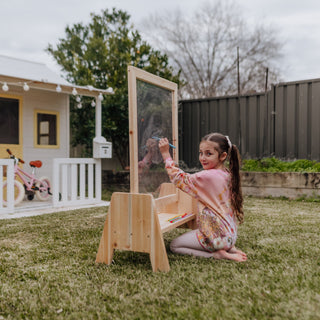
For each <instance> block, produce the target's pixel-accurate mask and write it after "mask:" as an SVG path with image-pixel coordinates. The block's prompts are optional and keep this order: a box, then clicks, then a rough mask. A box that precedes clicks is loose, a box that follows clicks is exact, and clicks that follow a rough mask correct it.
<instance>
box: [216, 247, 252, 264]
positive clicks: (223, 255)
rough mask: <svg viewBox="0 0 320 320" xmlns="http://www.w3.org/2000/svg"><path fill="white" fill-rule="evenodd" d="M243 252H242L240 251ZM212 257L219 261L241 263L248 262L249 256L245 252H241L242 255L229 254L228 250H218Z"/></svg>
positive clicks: (237, 253) (236, 253)
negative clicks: (225, 260) (226, 260)
mask: <svg viewBox="0 0 320 320" xmlns="http://www.w3.org/2000/svg"><path fill="white" fill-rule="evenodd" d="M239 251H241V250H239ZM212 256H213V257H214V258H215V259H217V260H220V259H228V260H234V261H239V262H243V261H246V260H247V256H246V254H245V253H244V252H242V251H241V253H239V252H235V253H230V250H229V252H227V251H226V250H218V251H215V252H213V253H212Z"/></svg>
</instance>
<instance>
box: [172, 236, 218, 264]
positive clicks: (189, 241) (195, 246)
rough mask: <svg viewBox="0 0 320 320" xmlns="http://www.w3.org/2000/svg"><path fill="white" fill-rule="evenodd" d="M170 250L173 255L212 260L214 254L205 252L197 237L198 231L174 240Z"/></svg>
mask: <svg viewBox="0 0 320 320" xmlns="http://www.w3.org/2000/svg"><path fill="white" fill-rule="evenodd" d="M170 249H171V251H172V252H173V253H179V254H188V255H192V256H196V257H204V258H212V253H210V252H208V251H205V249H204V248H203V247H202V246H201V245H200V243H199V241H198V237H197V230H192V231H189V232H186V233H184V234H182V235H181V236H179V237H177V238H175V239H173V240H172V242H171V243H170Z"/></svg>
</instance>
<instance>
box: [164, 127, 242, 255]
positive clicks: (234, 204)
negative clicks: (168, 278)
mask: <svg viewBox="0 0 320 320" xmlns="http://www.w3.org/2000/svg"><path fill="white" fill-rule="evenodd" d="M159 149H160V152H161V154H162V158H163V160H164V161H165V164H166V169H167V172H168V175H169V177H170V180H171V182H172V183H174V184H175V185H176V186H177V187H178V188H179V189H181V190H183V191H185V192H187V193H188V194H190V195H191V196H193V197H195V198H196V199H197V200H198V210H199V211H198V219H197V222H198V229H196V230H192V231H190V232H186V233H184V234H183V235H181V236H180V237H178V238H176V239H174V240H173V241H172V242H171V244H170V249H171V251H172V252H174V253H180V254H190V255H194V256H199V257H207V258H210V257H213V258H215V259H230V260H235V261H245V260H247V256H246V254H245V253H244V252H242V251H241V250H238V249H236V247H235V243H236V239H237V222H239V223H242V222H243V216H244V215H243V210H242V202H243V199H242V192H241V185H240V173H239V170H240V155H239V151H238V148H237V147H236V146H235V145H232V144H231V142H230V139H229V138H228V137H227V136H224V135H222V134H220V133H211V134H208V135H206V136H205V137H204V138H203V139H202V140H201V142H200V147H199V160H200V163H201V165H202V167H203V169H204V170H203V171H200V172H197V173H195V174H188V173H185V172H184V171H182V170H181V169H179V168H177V167H176V166H175V164H174V162H173V160H172V158H171V156H170V153H169V142H168V140H167V139H166V138H164V139H161V140H160V141H159ZM227 158H229V170H228V169H227V168H226V167H225V166H224V162H225V160H226V159H227ZM237 220H238V221H237Z"/></svg>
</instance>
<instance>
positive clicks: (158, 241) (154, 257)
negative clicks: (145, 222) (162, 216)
mask: <svg viewBox="0 0 320 320" xmlns="http://www.w3.org/2000/svg"><path fill="white" fill-rule="evenodd" d="M152 224H153V232H152V234H151V237H152V239H151V252H150V260H151V265H152V271H154V272H156V271H158V270H159V271H164V272H168V271H170V265H169V260H168V256H167V251H166V247H165V245H164V240H163V236H162V232H161V229H160V224H159V220H158V217H157V216H156V215H154V216H153V223H152Z"/></svg>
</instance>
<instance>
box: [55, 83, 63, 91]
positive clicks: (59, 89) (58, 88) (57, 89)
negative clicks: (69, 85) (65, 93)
mask: <svg viewBox="0 0 320 320" xmlns="http://www.w3.org/2000/svg"><path fill="white" fill-rule="evenodd" d="M56 91H57V92H58V93H60V92H61V91H62V89H61V87H60V84H58V85H57V87H56Z"/></svg>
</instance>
